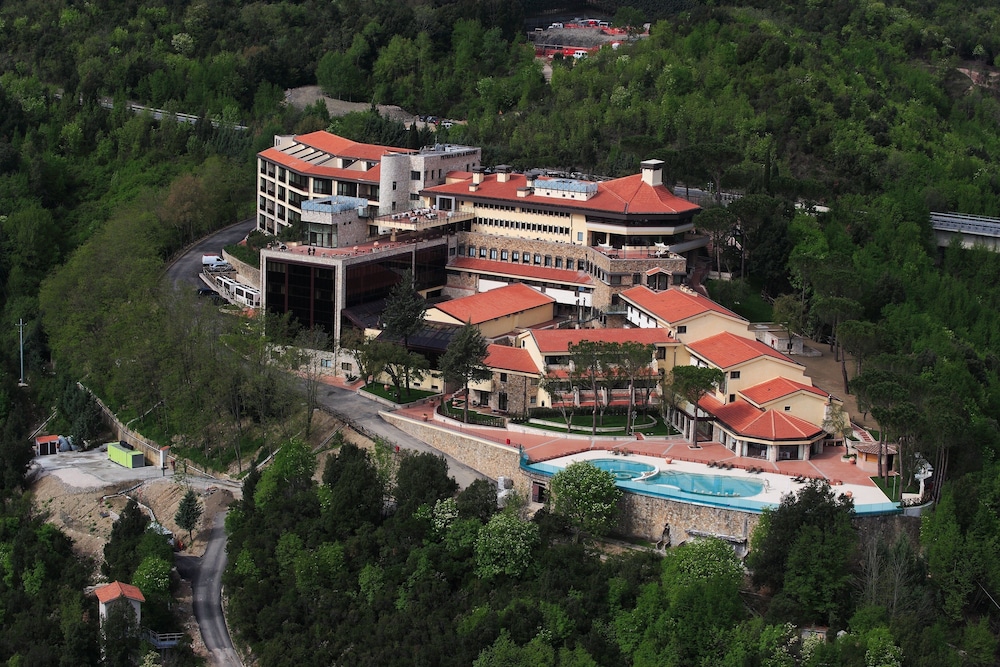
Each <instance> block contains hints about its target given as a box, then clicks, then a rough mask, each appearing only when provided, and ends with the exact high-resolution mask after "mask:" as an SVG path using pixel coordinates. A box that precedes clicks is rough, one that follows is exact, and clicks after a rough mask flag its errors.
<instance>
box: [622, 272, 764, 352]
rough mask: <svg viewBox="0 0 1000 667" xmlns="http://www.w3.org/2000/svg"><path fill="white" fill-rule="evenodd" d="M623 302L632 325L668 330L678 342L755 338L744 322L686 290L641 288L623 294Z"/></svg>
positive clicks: (709, 300)
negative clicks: (719, 336)
mask: <svg viewBox="0 0 1000 667" xmlns="http://www.w3.org/2000/svg"><path fill="white" fill-rule="evenodd" d="M621 299H622V301H623V302H624V303H625V305H626V315H625V319H626V320H627V321H628V322H629V323H630V324H632V325H633V326H636V327H641V328H649V327H660V328H662V329H667V330H668V331H670V334H671V335H672V336H673V337H674V338H677V339H678V340H682V341H688V340H700V339H702V338H706V337H708V336H713V335H715V334H718V333H722V332H729V333H731V334H733V335H736V336H742V337H745V338H752V337H753V334H752V333H750V332H749V330H748V327H749V325H750V323H749V322H748V321H747V320H746V319H745V318H743V317H741V316H740V315H737V314H736V313H734V312H733V311H731V310H729V309H728V308H726V307H724V306H722V305H720V304H718V303H716V302H715V301H713V300H712V299H710V298H708V297H707V296H702V295H701V294H698V293H697V292H695V291H694V290H691V289H688V288H687V287H683V286H682V287H677V288H672V289H667V290H664V291H660V292H657V291H653V290H651V289H649V288H648V287H645V286H641V285H640V286H638V287H633V288H631V289H629V290H626V291H624V292H622V293H621Z"/></svg>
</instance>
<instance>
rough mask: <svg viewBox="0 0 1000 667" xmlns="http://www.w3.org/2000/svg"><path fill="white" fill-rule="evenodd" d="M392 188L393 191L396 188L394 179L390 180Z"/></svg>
mask: <svg viewBox="0 0 1000 667" xmlns="http://www.w3.org/2000/svg"><path fill="white" fill-rule="evenodd" d="M392 189H393V191H395V190H396V181H393V182H392Z"/></svg>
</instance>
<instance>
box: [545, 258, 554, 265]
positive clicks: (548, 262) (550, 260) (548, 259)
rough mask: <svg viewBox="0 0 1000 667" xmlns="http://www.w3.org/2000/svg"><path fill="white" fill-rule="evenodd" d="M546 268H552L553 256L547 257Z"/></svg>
mask: <svg viewBox="0 0 1000 667" xmlns="http://www.w3.org/2000/svg"><path fill="white" fill-rule="evenodd" d="M545 266H552V255H546V256H545Z"/></svg>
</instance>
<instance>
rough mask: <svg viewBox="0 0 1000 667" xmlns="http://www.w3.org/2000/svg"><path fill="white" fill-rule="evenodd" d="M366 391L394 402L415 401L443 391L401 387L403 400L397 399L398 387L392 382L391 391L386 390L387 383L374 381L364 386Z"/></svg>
mask: <svg viewBox="0 0 1000 667" xmlns="http://www.w3.org/2000/svg"><path fill="white" fill-rule="evenodd" d="M362 389H363V390H364V391H367V392H368V393H369V394H374V395H375V396H379V397H381V398H384V399H386V400H388V401H392V402H393V403H413V402H414V401H419V400H421V399H424V398H427V397H428V396H435V395H437V394H439V393H441V392H439V391H424V390H422V389H410V390H409V392H407V390H406V389H405V388H401V389H400V396H401V400H399V401H397V400H396V388H395V387H393V386H392V385H391V384H390V385H389V391H386V390H385V385H384V384H381V383H378V382H373V383H371V384H366V385H365V386H364V387H362Z"/></svg>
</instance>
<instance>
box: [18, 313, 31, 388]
mask: <svg viewBox="0 0 1000 667" xmlns="http://www.w3.org/2000/svg"><path fill="white" fill-rule="evenodd" d="M17 329H18V340H19V342H20V347H21V379H20V380H19V381H18V383H17V386H18V387H27V386H28V385H27V383H26V382H25V381H24V318H19V319H18V320H17Z"/></svg>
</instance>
